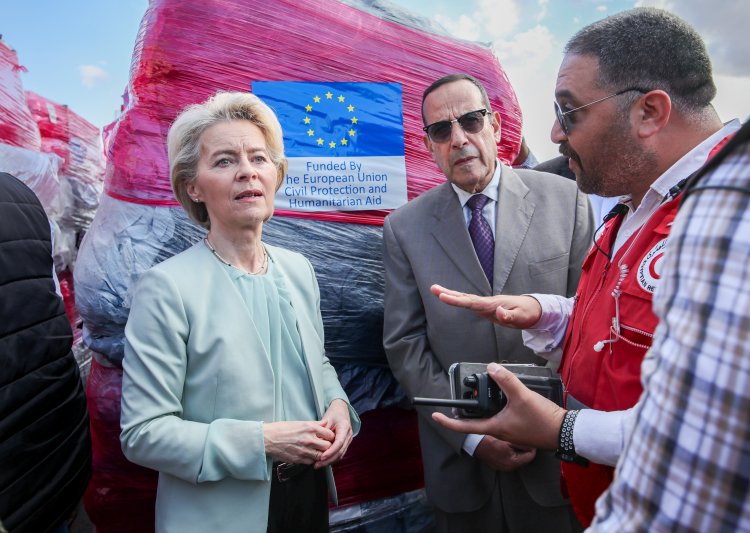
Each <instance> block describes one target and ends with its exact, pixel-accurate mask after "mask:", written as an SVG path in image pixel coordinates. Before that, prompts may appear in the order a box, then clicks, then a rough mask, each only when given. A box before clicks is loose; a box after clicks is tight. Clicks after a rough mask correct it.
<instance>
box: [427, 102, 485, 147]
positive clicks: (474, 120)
mask: <svg viewBox="0 0 750 533" xmlns="http://www.w3.org/2000/svg"><path fill="white" fill-rule="evenodd" d="M487 113H489V110H487V109H477V110H476V111H469V112H468V113H465V114H463V115H461V116H460V117H458V118H454V119H453V120H441V121H439V122H434V123H432V124H430V125H429V126H425V127H424V128H422V129H423V130H424V132H425V133H427V136H428V137H429V138H430V140H431V141H432V142H434V143H444V142H447V141H449V140H450V138H451V130H452V129H453V123H454V122H458V124H459V126H461V129H462V130H464V131H465V132H466V133H478V132H479V131H481V130H482V128H483V127H484V117H485V115H486V114H487Z"/></svg>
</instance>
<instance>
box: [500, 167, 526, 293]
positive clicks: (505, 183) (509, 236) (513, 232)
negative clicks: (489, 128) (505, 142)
mask: <svg viewBox="0 0 750 533" xmlns="http://www.w3.org/2000/svg"><path fill="white" fill-rule="evenodd" d="M501 168H502V173H501V175H500V194H499V197H498V204H497V219H496V220H495V272H494V281H493V289H494V293H495V294H500V293H501V292H502V291H503V289H504V288H505V284H506V283H507V282H508V277H509V276H510V271H511V269H512V268H513V265H514V263H515V261H516V258H517V257H518V252H519V250H520V249H521V245H522V244H523V241H524V239H525V238H526V233H527V232H528V231H529V226H530V225H531V216H532V215H533V214H534V209H535V207H536V206H535V205H534V204H533V203H532V202H531V201H529V200H528V199H526V196H527V195H528V193H529V188H528V187H527V186H526V185H525V184H524V183H523V181H521V178H520V177H519V176H518V174H516V173H515V172H514V171H513V170H512V169H511V168H509V167H506V166H502V167H501Z"/></svg>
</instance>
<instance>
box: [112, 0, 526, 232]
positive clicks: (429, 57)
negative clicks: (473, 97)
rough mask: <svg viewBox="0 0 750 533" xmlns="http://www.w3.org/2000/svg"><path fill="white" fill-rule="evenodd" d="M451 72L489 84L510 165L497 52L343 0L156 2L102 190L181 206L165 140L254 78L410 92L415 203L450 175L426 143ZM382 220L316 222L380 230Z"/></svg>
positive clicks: (515, 121) (510, 99) (505, 91)
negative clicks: (185, 116)
mask: <svg viewBox="0 0 750 533" xmlns="http://www.w3.org/2000/svg"><path fill="white" fill-rule="evenodd" d="M455 72H466V73H469V74H472V75H474V76H476V77H477V78H479V79H480V80H481V81H482V82H483V83H484V85H485V86H486V88H487V91H488V94H489V96H490V100H491V103H492V105H493V107H494V108H495V109H496V110H498V111H499V112H500V114H501V116H502V122H503V138H502V142H501V145H500V148H499V151H498V155H499V157H500V159H501V160H503V161H504V162H509V161H512V160H513V159H514V158H515V155H516V154H517V152H518V149H519V145H520V131H521V114H520V108H519V106H518V102H517V100H516V97H515V93H514V92H513V89H512V87H511V86H510V82H509V81H508V79H507V77H506V75H505V73H504V72H503V70H502V68H501V67H500V64H499V63H498V61H497V59H496V58H495V57H494V55H493V54H492V52H491V50H490V49H489V48H486V47H483V46H479V45H477V44H475V43H468V42H463V41H458V40H456V39H452V38H449V37H446V36H443V35H438V34H435V33H429V32H426V31H420V30H419V29H416V28H413V27H409V26H406V25H403V24H398V23H396V22H392V21H390V20H385V19H383V18H380V17H378V16H375V15H373V14H370V13H367V12H365V11H363V10H361V9H356V8H354V7H351V6H348V5H344V4H342V3H340V2H337V1H336V0H309V1H307V2H299V1H297V0H280V1H277V2H273V3H272V4H268V3H267V2H261V1H246V0H207V1H205V0H187V1H185V0H154V1H152V2H151V5H150V7H149V9H148V11H147V13H146V15H145V17H144V19H143V22H142V24H141V29H140V33H139V36H138V40H137V43H136V50H135V54H134V56H133V62H132V66H131V78H130V85H129V104H128V106H127V107H126V109H125V112H124V113H123V115H122V116H121V117H120V118H119V119H118V121H117V122H116V124H115V127H114V130H113V132H112V139H111V143H110V153H109V154H108V156H109V161H110V165H109V166H108V169H107V182H106V185H105V191H106V192H107V193H109V194H110V195H111V196H113V197H115V198H118V199H122V200H128V201H133V202H142V203H148V204H152V205H175V200H174V198H173V196H172V191H171V188H170V186H169V178H168V170H167V158H166V148H165V143H164V140H165V135H166V132H167V129H168V128H169V125H170V123H171V122H172V120H173V119H174V117H175V116H176V114H177V113H178V112H179V111H180V110H181V109H182V108H184V107H185V106H186V105H187V104H191V103H195V102H201V101H203V100H205V99H206V98H207V97H208V96H210V95H211V94H213V93H214V92H216V91H217V90H250V88H251V86H252V83H253V82H254V81H259V80H282V81H321V80H322V81H328V82H352V81H359V82H398V83H401V84H402V87H403V102H402V105H403V122H404V124H403V127H404V144H405V146H404V148H405V159H406V174H407V188H408V197H409V199H411V198H413V197H414V196H417V195H418V194H419V193H421V192H424V191H425V190H427V189H429V188H430V187H432V186H433V185H435V184H436V183H437V182H439V181H441V180H442V179H443V178H442V175H441V173H440V172H439V171H438V170H437V168H436V167H435V165H434V164H433V162H432V160H431V159H430V155H429V154H428V153H427V152H426V150H425V149H424V146H423V144H422V136H423V132H422V121H421V116H420V101H421V95H422V92H423V90H424V89H425V88H426V87H427V86H428V85H429V84H430V83H431V82H432V81H434V80H436V79H437V78H439V77H441V76H443V75H445V74H450V73H455ZM280 214H283V213H279V212H277V215H280ZM386 214H387V213H386V212H377V213H373V212H363V211H359V212H348V213H342V212H334V213H330V212H329V213H315V214H312V215H310V216H311V217H312V218H316V219H325V220H342V221H347V222H364V223H374V224H378V223H382V218H384V216H385V215H386ZM298 215H299V214H298Z"/></svg>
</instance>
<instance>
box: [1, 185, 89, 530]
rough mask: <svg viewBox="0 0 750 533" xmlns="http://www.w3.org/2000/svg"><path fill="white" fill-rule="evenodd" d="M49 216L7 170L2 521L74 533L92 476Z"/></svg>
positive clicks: (3, 238) (80, 391) (3, 260)
mask: <svg viewBox="0 0 750 533" xmlns="http://www.w3.org/2000/svg"><path fill="white" fill-rule="evenodd" d="M51 244H52V243H51V237H50V226H49V221H48V219H47V216H46V214H45V213H44V209H43V208H42V205H41V204H40V203H39V200H38V199H37V197H36V196H35V195H34V193H33V192H32V191H31V190H30V189H29V188H28V187H26V185H24V184H23V183H21V181H19V180H18V179H16V178H15V177H13V176H11V175H10V174H6V173H2V172H0V521H1V523H2V524H3V526H4V527H5V528H6V529H7V530H8V531H10V532H12V533H48V532H57V531H65V530H66V529H67V527H66V525H65V522H66V519H67V518H68V517H69V516H70V514H71V513H72V511H73V509H75V507H76V505H77V504H78V502H79V501H80V499H81V496H82V495H83V491H84V490H85V488H86V485H87V483H88V480H89V477H90V475H91V441H90V437H89V418H88V413H87V411H86V397H85V395H84V391H83V386H82V384H81V379H80V376H79V373H78V365H77V364H76V361H75V359H74V357H73V354H72V352H71V351H70V348H71V345H72V341H73V335H72V332H71V329H70V324H69V322H68V319H67V317H66V315H65V306H64V304H63V301H62V298H60V296H59V295H58V294H57V293H56V292H55V282H54V280H53V277H52V272H53V265H52V245H51Z"/></svg>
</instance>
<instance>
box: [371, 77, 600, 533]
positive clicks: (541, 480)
mask: <svg viewBox="0 0 750 533" xmlns="http://www.w3.org/2000/svg"><path fill="white" fill-rule="evenodd" d="M422 118H423V120H424V123H425V125H426V126H425V132H426V133H427V135H426V136H425V138H424V142H425V146H426V147H427V149H428V150H429V151H430V153H431V154H432V156H433V159H434V160H435V163H437V165H438V167H439V168H440V169H441V170H442V171H443V173H444V174H445V175H446V177H447V178H448V182H447V183H443V184H441V185H439V186H437V187H435V188H433V189H432V190H430V191H428V192H426V193H424V194H423V195H421V196H420V197H419V198H416V199H414V200H412V201H411V202H409V203H408V204H407V205H405V206H403V207H402V208H400V209H398V210H396V211H395V212H393V213H391V215H389V216H388V217H387V218H386V220H385V225H384V228H383V239H384V245H385V249H384V259H383V260H384V263H385V274H386V286H385V324H384V336H383V344H384V346H385V351H386V354H387V356H388V361H389V364H390V366H391V369H392V370H393V373H394V375H395V376H396V379H397V380H398V381H399V382H400V383H401V385H402V386H403V387H404V389H405V390H406V393H407V394H408V395H409V396H425V397H437V398H440V397H447V396H449V394H450V393H449V381H448V374H447V370H448V367H449V366H450V365H451V364H452V363H454V362H458V361H470V362H479V363H490V362H493V361H503V362H506V361H507V362H516V363H537V364H543V363H544V361H543V360H542V359H540V358H538V357H537V356H535V355H534V354H533V352H532V351H531V350H529V349H527V348H525V347H524V346H523V343H522V339H521V334H520V332H518V331H516V330H511V329H508V328H500V327H497V326H494V325H493V324H491V323H490V322H488V321H485V320H482V319H481V318H479V317H477V316H476V315H474V314H473V313H471V312H470V311H467V310H462V309H458V308H453V307H450V306H446V305H444V304H442V303H441V302H440V301H439V300H438V299H437V298H436V297H435V296H434V295H433V294H432V293H431V292H430V286H431V285H432V284H435V283H437V284H441V285H444V286H448V287H453V288H455V289H456V290H459V291H463V292H474V293H480V294H485V295H491V294H505V293H507V294H520V293H527V292H552V293H557V294H565V295H569V296H572V295H573V294H574V293H575V290H576V286H577V284H578V279H579V276H580V272H581V271H580V267H581V263H582V261H583V258H584V256H585V254H586V252H587V250H588V248H589V246H590V244H591V239H592V232H593V220H592V212H591V208H590V205H589V202H588V199H587V198H586V196H585V195H583V194H581V193H579V191H578V188H577V187H576V185H575V183H573V182H572V181H569V180H566V179H564V178H561V177H559V176H554V175H550V174H544V173H540V172H536V171H532V170H512V169H511V168H509V167H507V166H505V165H502V164H501V163H500V162H499V161H498V160H497V144H498V142H499V141H500V134H501V124H500V115H499V114H498V113H497V112H493V111H492V109H491V106H490V102H489V99H488V97H487V93H486V91H485V89H484V87H483V86H482V84H481V83H480V82H479V81H478V80H476V79H475V78H473V77H472V76H469V75H465V74H455V75H451V76H446V77H444V78H441V79H440V80H438V81H436V82H435V83H433V84H432V85H431V86H430V87H428V88H427V90H425V92H424V95H423V97H422ZM417 410H418V413H419V415H420V416H419V433H420V440H421V445H422V459H423V462H424V475H425V487H426V489H427V495H428V498H429V500H430V502H431V503H432V505H433V506H434V509H435V517H436V524H437V527H438V530H439V531H443V532H451V533H454V532H460V531H489V530H492V531H508V532H520V531H571V530H574V529H576V522H575V521H574V519H573V518H572V513H571V512H570V509H569V506H568V505H567V500H566V499H564V498H563V497H562V495H561V494H560V485H559V465H558V462H557V460H556V459H555V458H554V457H553V456H552V455H551V454H548V453H546V452H545V453H543V452H539V453H536V450H528V449H520V448H517V447H514V446H512V445H510V444H509V443H507V442H504V441H500V440H497V439H495V438H493V437H491V436H487V435H469V436H466V435H462V434H458V433H454V432H450V431H447V430H445V429H444V428H442V427H440V426H438V425H437V424H436V423H434V422H433V421H432V419H431V417H430V415H431V413H432V412H433V411H435V409H434V408H418V409H417ZM578 527H580V526H578Z"/></svg>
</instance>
